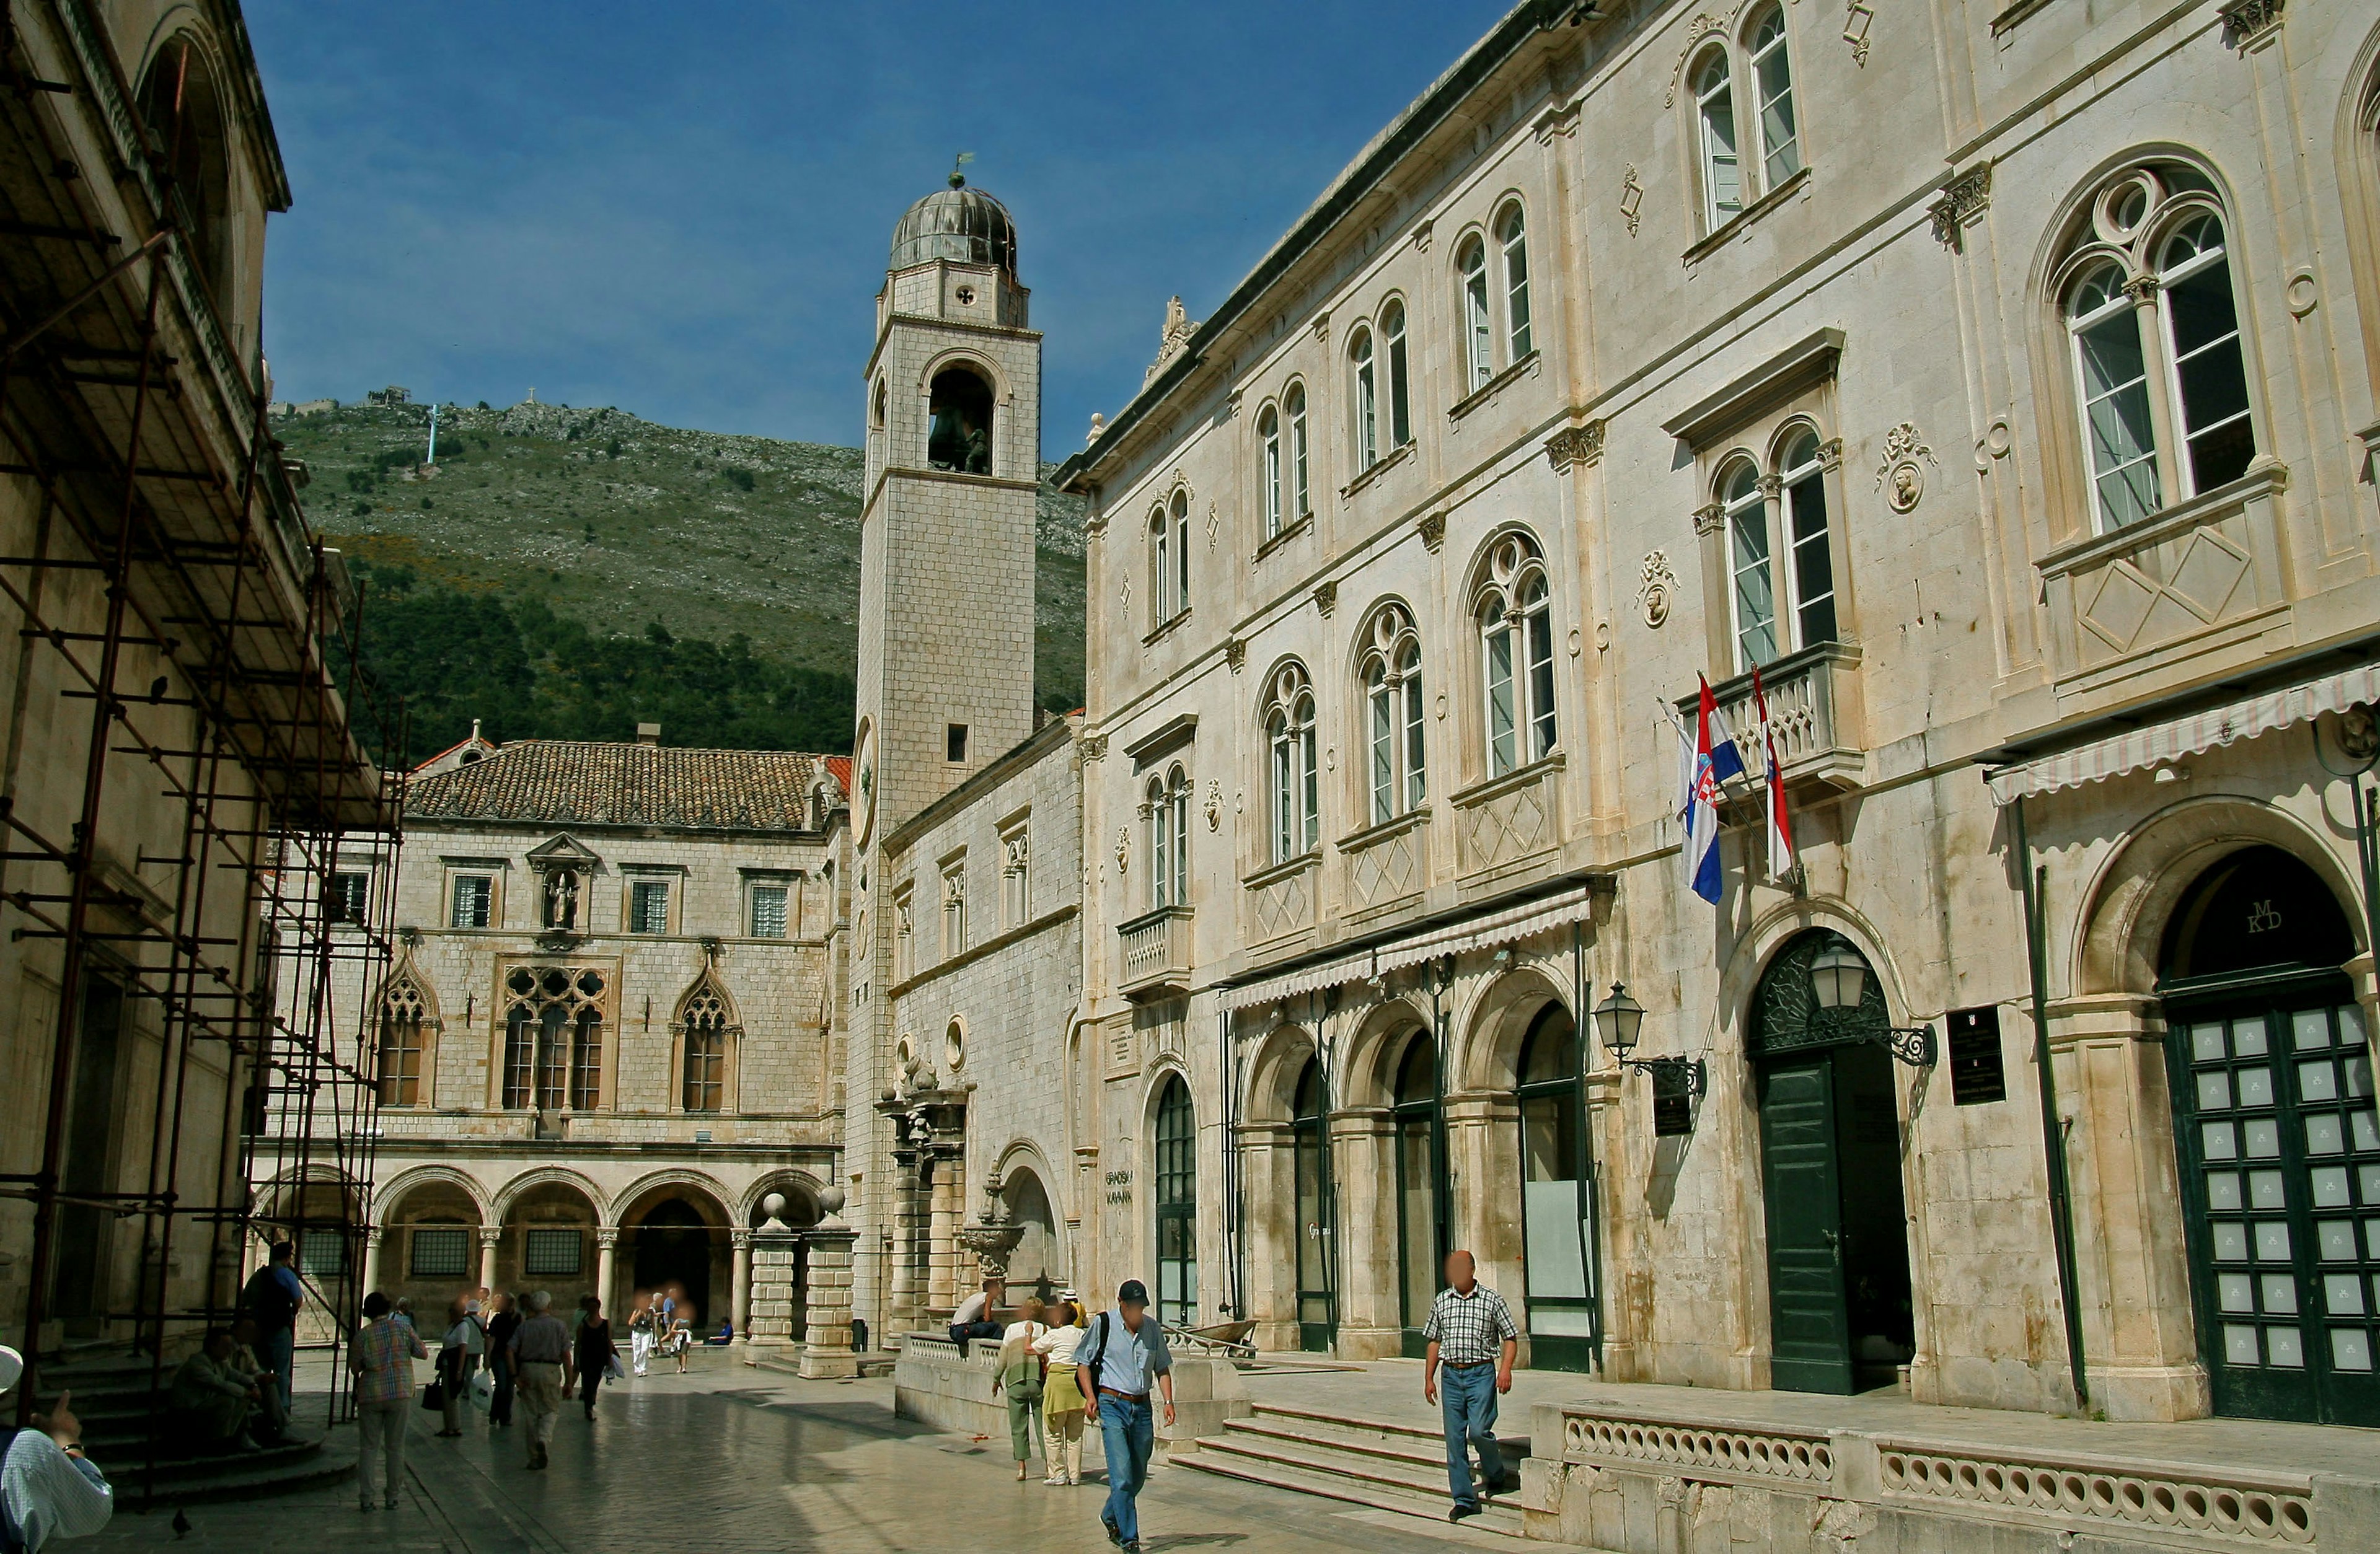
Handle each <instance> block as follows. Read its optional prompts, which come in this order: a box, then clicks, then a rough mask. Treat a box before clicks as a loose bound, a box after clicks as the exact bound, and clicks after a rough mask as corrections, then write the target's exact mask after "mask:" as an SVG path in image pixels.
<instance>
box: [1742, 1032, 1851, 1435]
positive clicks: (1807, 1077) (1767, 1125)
mask: <svg viewBox="0 0 2380 1554" xmlns="http://www.w3.org/2000/svg"><path fill="white" fill-rule="evenodd" d="M1834 1091H1835V1083H1834V1062H1833V1055H1832V1054H1831V1053H1829V1052H1826V1051H1818V1052H1813V1053H1808V1054H1805V1055H1796V1056H1793V1057H1791V1058H1788V1059H1785V1060H1782V1061H1778V1062H1769V1063H1767V1064H1765V1065H1763V1068H1762V1072H1761V1075H1760V1145H1761V1154H1762V1158H1763V1161H1764V1163H1765V1166H1766V1170H1765V1172H1764V1173H1763V1183H1762V1185H1763V1190H1764V1194H1765V1196H1766V1197H1767V1209H1768V1306H1769V1327H1770V1342H1769V1349H1770V1353H1771V1359H1770V1362H1769V1374H1770V1385H1771V1386H1774V1387H1776V1388H1778V1389H1779V1390H1783V1391H1795V1392H1840V1393H1849V1392H1851V1391H1852V1390H1854V1386H1853V1384H1854V1380H1855V1376H1854V1372H1853V1368H1852V1334H1851V1317H1850V1311H1849V1309H1848V1305H1847V1304H1846V1301H1845V1298H1844V1288H1843V1257H1842V1240H1843V1233H1842V1232H1843V1227H1842V1191H1841V1184H1840V1182H1839V1181H1838V1179H1837V1168H1836V1155H1835V1094H1834Z"/></svg>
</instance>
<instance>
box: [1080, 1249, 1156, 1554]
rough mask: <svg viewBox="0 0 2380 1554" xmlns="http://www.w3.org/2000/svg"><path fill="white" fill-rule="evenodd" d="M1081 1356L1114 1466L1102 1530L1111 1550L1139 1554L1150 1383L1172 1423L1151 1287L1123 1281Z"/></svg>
mask: <svg viewBox="0 0 2380 1554" xmlns="http://www.w3.org/2000/svg"><path fill="white" fill-rule="evenodd" d="M1075 1354H1077V1356H1079V1357H1080V1365H1081V1369H1080V1374H1082V1375H1085V1376H1088V1377H1090V1378H1093V1385H1095V1386H1096V1387H1097V1388H1098V1389H1099V1439H1100V1441H1101V1442H1102V1443H1103V1444H1104V1446H1105V1448H1106V1450H1107V1458H1108V1503H1107V1505H1106V1506H1105V1508H1104V1509H1102V1510H1101V1511H1100V1512H1099V1522H1100V1524H1101V1525H1103V1526H1105V1527H1106V1528H1107V1530H1108V1541H1109V1542H1110V1543H1112V1544H1114V1545H1115V1546H1116V1547H1117V1548H1122V1549H1125V1550H1127V1551H1130V1554H1138V1550H1139V1548H1140V1512H1139V1508H1138V1507H1137V1505H1136V1504H1135V1499H1136V1498H1137V1497H1138V1496H1139V1494H1140V1487H1141V1486H1142V1485H1143V1484H1146V1483H1147V1482H1148V1454H1149V1451H1150V1449H1151V1448H1152V1447H1153V1446H1154V1444H1155V1441H1156V1429H1155V1425H1154V1421H1153V1420H1152V1419H1151V1417H1150V1412H1149V1406H1148V1394H1149V1387H1150V1382H1151V1380H1152V1379H1154V1381H1155V1383H1156V1385H1157V1386H1158V1387H1159V1388H1160V1389H1161V1390H1163V1391H1164V1393H1165V1423H1166V1424H1167V1425H1168V1426H1171V1425H1172V1423H1173V1354H1172V1351H1170V1350H1168V1349H1167V1348H1166V1347H1165V1324H1164V1323H1162V1322H1152V1321H1150V1320H1149V1319H1148V1287H1147V1285H1145V1284H1143V1283H1142V1282H1141V1281H1139V1280H1137V1279H1127V1280H1125V1281H1123V1288H1122V1289H1120V1290H1118V1291H1117V1292H1116V1303H1115V1309H1114V1310H1112V1311H1103V1312H1101V1313H1099V1317H1098V1318H1097V1319H1096V1320H1094V1321H1093V1322H1092V1323H1091V1328H1090V1331H1088V1332H1087V1333H1086V1334H1084V1335H1083V1342H1082V1343H1081V1344H1080V1345H1079V1346H1077V1348H1076V1349H1075Z"/></svg>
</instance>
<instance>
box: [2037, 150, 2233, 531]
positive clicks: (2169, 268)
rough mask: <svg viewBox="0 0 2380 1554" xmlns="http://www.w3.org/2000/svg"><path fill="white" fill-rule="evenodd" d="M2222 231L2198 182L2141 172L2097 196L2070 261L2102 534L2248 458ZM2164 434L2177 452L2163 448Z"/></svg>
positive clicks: (2207, 486)
mask: <svg viewBox="0 0 2380 1554" xmlns="http://www.w3.org/2000/svg"><path fill="white" fill-rule="evenodd" d="M2223 223H2224V217H2223V213H2222V212H2221V210H2220V209H2219V208H2218V207H2217V204H2216V195H2215V191H2214V190H2213V189H2212V188H2210V187H2209V186H2208V184H2207V182H2206V180H2205V178H2204V176H2201V175H2200V174H2198V173H2197V172H2195V171H2194V170H2193V169H2192V168H2190V167H2188V166H2185V165H2183V164H2177V163H2156V164H2143V165H2139V166H2135V167H2131V168H2128V169H2126V170H2125V171H2123V172H2121V173H2119V174H2118V175H2117V176H2115V177H2114V178H2112V179H2110V180H2109V181H2108V183H2107V185H2106V186H2105V187H2104V188H2102V189H2101V190H2100V191H2099V193H2098V195H2097V197H2096V198H2095V200H2093V201H2092V203H2091V206H2090V209H2089V214H2088V217H2087V220H2086V222H2085V223H2084V224H2083V227H2082V230H2080V231H2079V232H2078V234H2077V236H2076V238H2075V241H2074V243H2073V245H2072V251H2071V253H2070V255H2069V257H2068V259H2067V261H2066V265H2065V271H2066V278H2065V280H2064V281H2063V290H2062V304H2061V307H2062V311H2063V313H2064V316H2065V321H2066V330H2067V335H2068V338H2069V339H2070V342H2071V349H2072V352H2073V359H2074V374H2075V393H2076V395H2077V409H2078V411H2079V414H2080V420H2081V431H2082V436H2083V449H2084V457H2085V460H2086V461H2087V464H2088V467H2089V472H2090V477H2091V484H2092V506H2093V509H2094V512H2095V516H2096V519H2097V524H2098V527H2099V528H2100V529H2101V530H2103V531H2105V530H2110V529H2115V528H2121V527H2123V526H2124V525H2126V524H2130V523H2136V522H2138V521H2140V520H2141V519H2143V518H2144V517H2146V516H2149V515H2150V514H2152V513H2155V512H2157V511H2158V510H2160V509H2161V508H2163V507H2164V506H2165V505H2166V504H2167V503H2168V500H2174V499H2188V498H2190V497H2193V496H2197V495H2199V494H2201V493H2202V492H2207V491H2211V490H2213V489H2215V488H2216V487H2217V486H2221V485H2224V484H2226V483H2228V482H2229V481H2232V480H2238V479H2239V478H2240V476H2242V475H2244V474H2245V473H2247V469H2248V466H2249V464H2250V463H2251V462H2253V460H2254V458H2255V456H2256V430H2255V419H2254V413H2253V404H2252V400H2251V395H2250V394H2249V388H2248V368H2247V358H2246V355H2245V349H2244V342H2243V341H2242V339H2241V337H2240V311H2239V302H2238V297H2237V295H2236V294H2235V292H2234V290H2233V286H2232V277H2231V262H2230V253H2229V248H2228V244H2227V243H2226V241H2225V228H2224V225H2223ZM2160 412H2162V413H2160ZM2160 426H2164V427H2170V428H2171V429H2172V431H2173V433H2174V437H2175V440H2176V441H2177V443H2179V446H2176V447H2165V446H2161V445H2160V443H2159V436H2158V428H2159V427H2160ZM2168 492H2171V493H2174V497H2172V498H2169V497H2168V494H2167V493H2168Z"/></svg>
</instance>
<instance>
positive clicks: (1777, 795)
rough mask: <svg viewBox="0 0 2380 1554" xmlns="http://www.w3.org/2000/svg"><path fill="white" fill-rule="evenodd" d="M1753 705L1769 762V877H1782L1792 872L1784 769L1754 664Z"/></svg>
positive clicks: (1762, 749) (1791, 850)
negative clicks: (1757, 715)
mask: <svg viewBox="0 0 2380 1554" xmlns="http://www.w3.org/2000/svg"><path fill="white" fill-rule="evenodd" d="M1752 704H1753V706H1754V707H1755V708H1756V709H1758V710H1759V713H1760V751H1761V755H1762V756H1763V757H1764V758H1765V759H1767V762H1768V776H1767V783H1766V785H1767V789H1768V803H1767V810H1768V878H1770V879H1771V880H1782V879H1784V878H1785V877H1786V876H1787V875H1789V874H1791V873H1792V872H1793V826H1792V823H1791V821H1790V820H1788V819H1786V816H1785V769H1784V768H1783V767H1781V766H1779V764H1778V763H1777V731H1776V730H1775V729H1773V728H1771V727H1770V726H1769V724H1768V696H1767V692H1765V691H1763V690H1762V689H1761V686H1760V671H1759V669H1758V668H1757V667H1755V668H1754V670H1753V671H1752Z"/></svg>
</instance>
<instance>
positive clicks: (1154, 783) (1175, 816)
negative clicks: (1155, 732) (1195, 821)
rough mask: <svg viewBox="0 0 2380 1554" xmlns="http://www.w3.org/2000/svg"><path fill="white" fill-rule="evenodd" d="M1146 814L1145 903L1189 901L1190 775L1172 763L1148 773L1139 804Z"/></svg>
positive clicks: (1179, 904) (1184, 903) (1183, 903)
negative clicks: (1163, 769) (1164, 769)
mask: <svg viewBox="0 0 2380 1554" xmlns="http://www.w3.org/2000/svg"><path fill="white" fill-rule="evenodd" d="M1143 807H1144V809H1145V810H1146V812H1147V817H1148V904H1149V906H1150V908H1151V909H1152V910H1154V909H1156V908H1158V907H1160V906H1187V905H1188V904H1190V775H1189V773H1187V772H1185V771H1183V770H1182V768H1180V767H1178V766H1177V767H1175V768H1173V770H1172V771H1169V772H1167V773H1165V774H1164V775H1163V776H1152V777H1150V778H1149V780H1148V787H1147V793H1146V795H1145V802H1144V805H1143Z"/></svg>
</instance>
